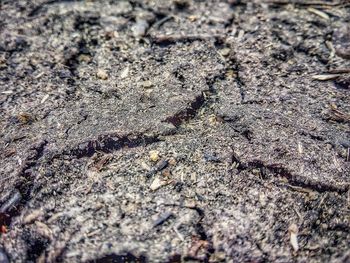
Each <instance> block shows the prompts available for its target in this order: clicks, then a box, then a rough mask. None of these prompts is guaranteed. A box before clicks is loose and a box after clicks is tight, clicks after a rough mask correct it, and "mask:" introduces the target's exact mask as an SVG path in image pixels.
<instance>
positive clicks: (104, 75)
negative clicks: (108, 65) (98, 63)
mask: <svg viewBox="0 0 350 263" xmlns="http://www.w3.org/2000/svg"><path fill="white" fill-rule="evenodd" d="M96 75H97V77H98V78H99V79H102V80H106V79H108V73H107V71H105V70H104V69H99V70H97V74H96Z"/></svg>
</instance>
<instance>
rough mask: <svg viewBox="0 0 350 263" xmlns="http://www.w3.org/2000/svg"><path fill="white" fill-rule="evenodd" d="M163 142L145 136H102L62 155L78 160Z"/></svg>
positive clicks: (157, 138) (156, 138)
mask: <svg viewBox="0 0 350 263" xmlns="http://www.w3.org/2000/svg"><path fill="white" fill-rule="evenodd" d="M159 141H161V140H160V139H159V136H157V135H155V136H145V135H138V136H132V135H124V136H120V135H118V134H109V135H101V136H99V138H97V139H95V140H88V141H85V142H82V143H80V144H79V145H77V146H76V147H74V148H72V149H70V150H68V151H65V152H63V154H62V155H69V156H74V157H76V158H83V157H91V156H93V155H94V154H95V153H97V152H104V153H111V152H113V151H117V150H120V149H121V148H124V147H128V148H135V147H140V146H147V145H149V144H152V143H156V142H159Z"/></svg>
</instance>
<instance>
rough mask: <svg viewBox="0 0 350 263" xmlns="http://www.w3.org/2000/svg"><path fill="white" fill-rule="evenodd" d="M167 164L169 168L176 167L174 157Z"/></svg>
mask: <svg viewBox="0 0 350 263" xmlns="http://www.w3.org/2000/svg"><path fill="white" fill-rule="evenodd" d="M169 164H170V165H171V166H175V165H176V159H175V158H174V157H171V158H170V159H169Z"/></svg>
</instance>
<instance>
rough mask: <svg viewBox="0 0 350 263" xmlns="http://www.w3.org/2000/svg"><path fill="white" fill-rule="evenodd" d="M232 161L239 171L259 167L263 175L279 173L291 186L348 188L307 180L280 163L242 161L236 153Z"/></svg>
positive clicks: (322, 189)
mask: <svg viewBox="0 0 350 263" xmlns="http://www.w3.org/2000/svg"><path fill="white" fill-rule="evenodd" d="M232 162H235V163H237V164H238V166H237V169H238V170H239V171H247V170H248V171H249V170H253V169H260V171H261V174H262V175H263V176H264V175H265V174H266V172H268V171H269V172H271V173H273V174H274V175H279V176H282V177H285V178H286V179H287V180H288V182H289V184H291V185H293V186H298V187H302V188H309V189H311V190H313V191H316V192H319V193H323V192H337V193H345V192H347V191H348V190H349V186H348V185H332V184H330V183H324V182H320V181H314V180H309V179H307V178H302V177H300V176H298V175H295V174H293V173H292V172H291V171H289V170H288V169H287V168H285V167H283V165H282V164H265V163H264V162H263V161H261V160H252V161H249V162H246V163H244V162H242V161H241V160H240V158H239V157H238V156H237V155H236V154H234V153H233V154H232Z"/></svg>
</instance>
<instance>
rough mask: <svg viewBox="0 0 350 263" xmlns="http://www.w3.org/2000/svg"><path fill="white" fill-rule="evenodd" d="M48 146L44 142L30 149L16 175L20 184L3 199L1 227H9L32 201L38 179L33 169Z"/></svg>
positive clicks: (0, 216) (0, 215) (0, 209)
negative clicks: (13, 219) (33, 190)
mask: <svg viewBox="0 0 350 263" xmlns="http://www.w3.org/2000/svg"><path fill="white" fill-rule="evenodd" d="M47 144H48V142H47V141H46V140H42V141H40V142H38V143H36V144H34V145H32V146H31V147H30V148H29V154H28V156H27V158H26V159H25V161H24V162H23V164H22V166H21V168H20V170H19V172H18V173H17V175H16V178H18V182H17V183H16V184H15V187H14V189H13V190H12V191H10V192H9V194H8V195H7V196H5V197H4V198H2V199H4V200H2V204H1V207H0V226H9V225H10V224H11V222H12V218H14V217H17V216H19V215H20V213H21V211H22V209H23V207H24V206H25V205H26V204H27V203H28V202H29V200H30V199H31V193H32V189H33V187H34V186H35V178H36V176H35V175H34V174H33V173H32V170H31V169H32V168H33V167H35V166H36V165H37V163H38V160H39V159H40V158H41V157H42V156H43V154H44V150H45V147H46V145H47Z"/></svg>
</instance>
